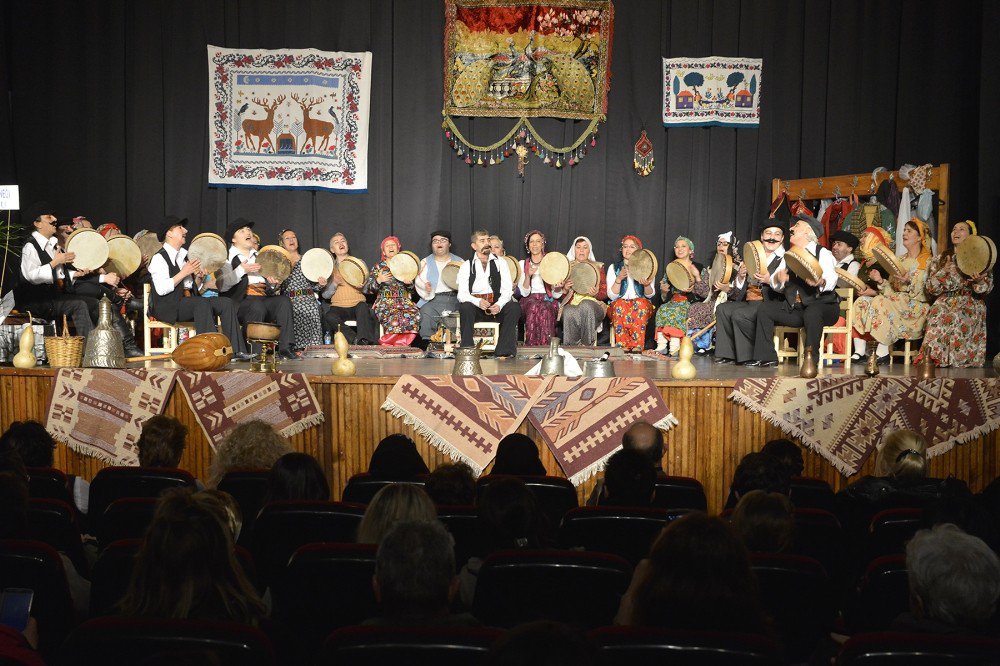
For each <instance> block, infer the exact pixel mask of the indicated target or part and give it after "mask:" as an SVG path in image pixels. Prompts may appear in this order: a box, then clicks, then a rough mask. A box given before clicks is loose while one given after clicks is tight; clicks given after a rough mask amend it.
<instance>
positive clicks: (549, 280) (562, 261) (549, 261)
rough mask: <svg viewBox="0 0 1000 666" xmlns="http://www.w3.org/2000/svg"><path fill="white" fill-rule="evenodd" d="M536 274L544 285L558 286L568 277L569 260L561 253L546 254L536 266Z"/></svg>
mask: <svg viewBox="0 0 1000 666" xmlns="http://www.w3.org/2000/svg"><path fill="white" fill-rule="evenodd" d="M538 274H539V275H541V276H542V280H543V281H544V282H545V283H546V284H559V283H560V282H563V281H565V280H566V278H567V277H569V259H567V258H566V255H565V254H562V253H561V252H548V253H546V255H545V256H544V257H542V261H541V262H540V263H539V264H538Z"/></svg>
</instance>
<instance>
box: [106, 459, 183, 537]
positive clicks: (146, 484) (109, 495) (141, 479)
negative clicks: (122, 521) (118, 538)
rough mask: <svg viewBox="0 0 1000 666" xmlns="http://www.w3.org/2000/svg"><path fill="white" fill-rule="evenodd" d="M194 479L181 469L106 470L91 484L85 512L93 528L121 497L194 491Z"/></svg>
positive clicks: (129, 468) (117, 468)
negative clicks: (181, 488) (186, 489)
mask: <svg viewBox="0 0 1000 666" xmlns="http://www.w3.org/2000/svg"><path fill="white" fill-rule="evenodd" d="M194 485H195V481H194V477H193V476H191V475H190V474H189V473H187V472H185V471H184V470H182V469H171V468H166V467H105V468H104V469H102V470H101V471H99V472H98V473H97V475H96V476H94V480H93V481H91V482H90V502H89V507H88V510H87V513H88V515H90V516H92V517H93V518H92V519H91V522H92V523H94V527H95V528H97V529H100V524H99V523H100V517H101V516H103V515H104V510H105V509H107V508H108V505H110V504H111V503H112V502H114V501H115V500H116V499H121V498H122V497H159V496H160V493H162V492H163V491H164V490H166V489H167V488H179V487H184V486H189V487H192V488H193V487H194Z"/></svg>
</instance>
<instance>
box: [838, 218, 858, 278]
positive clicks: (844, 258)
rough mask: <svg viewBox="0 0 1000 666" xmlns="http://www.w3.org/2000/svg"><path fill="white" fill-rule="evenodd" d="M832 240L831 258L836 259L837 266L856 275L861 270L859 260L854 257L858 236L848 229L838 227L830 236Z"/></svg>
mask: <svg viewBox="0 0 1000 666" xmlns="http://www.w3.org/2000/svg"><path fill="white" fill-rule="evenodd" d="M830 240H831V241H832V243H831V245H830V251H831V252H833V258H834V259H836V260H837V268H840V269H842V270H845V271H847V272H848V273H850V274H851V275H857V274H858V271H859V270H861V262H859V261H857V260H856V259H855V258H854V251H855V250H856V249H858V244H859V243H860V242H861V241H859V240H858V237H857V236H855V235H854V234H852V233H851V232H850V231H844V230H843V229H839V230H838V231H836V232H834V233H833V235H831V236H830Z"/></svg>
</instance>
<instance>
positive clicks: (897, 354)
mask: <svg viewBox="0 0 1000 666" xmlns="http://www.w3.org/2000/svg"><path fill="white" fill-rule="evenodd" d="M920 339H921V338H911V339H907V338H904V339H903V348H902V349H901V350H897V349H891V350H890V351H889V367H892V360H893V359H894V358H902V359H903V366H904V367H905V366H908V365H910V364H911V363H913V357H914V356H916V355H917V352H918V351H919V350H920V345H913V344H912V343H914V342H917V341H918V340H920ZM914 347H915V348H914Z"/></svg>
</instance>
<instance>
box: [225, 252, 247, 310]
mask: <svg viewBox="0 0 1000 666" xmlns="http://www.w3.org/2000/svg"><path fill="white" fill-rule="evenodd" d="M229 263H230V265H231V266H232V267H233V270H234V271H235V270H236V269H237V268H239V267H240V266H242V265H243V259H241V258H240V255H236V256H235V257H233V260H232V261H231V262H229ZM249 286H250V280H249V278H248V277H247V274H246V272H244V273H243V277H242V278H240V281H239V282H237V283H236V284H234V285H233V286H232V287H230V288H229V289H227V290H226V291H223V292H220V293H219V296H225V297H226V298H229V299H232V301H233V303H235V304H236V305H239V304H240V303H241V302H242V301H243V299H244V298H246V296H247V287H249Z"/></svg>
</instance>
